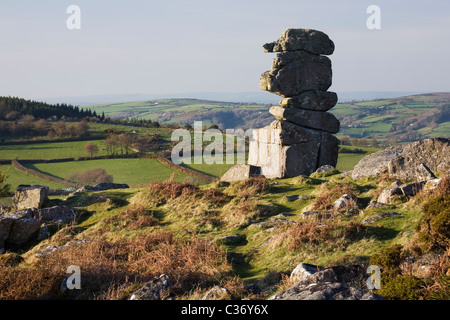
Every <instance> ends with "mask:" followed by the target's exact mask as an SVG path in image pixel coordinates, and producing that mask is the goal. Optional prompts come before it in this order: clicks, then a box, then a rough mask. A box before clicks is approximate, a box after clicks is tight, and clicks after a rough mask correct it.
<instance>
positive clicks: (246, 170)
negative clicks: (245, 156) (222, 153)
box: [220, 164, 261, 181]
mask: <svg viewBox="0 0 450 320" xmlns="http://www.w3.org/2000/svg"><path fill="white" fill-rule="evenodd" d="M260 173H261V168H259V167H257V166H252V165H248V164H237V165H235V166H233V167H231V168H230V169H229V170H228V171H227V172H226V173H225V174H224V175H223V176H222V177H221V178H220V181H240V180H245V179H248V178H251V177H256V176H258V175H260Z"/></svg>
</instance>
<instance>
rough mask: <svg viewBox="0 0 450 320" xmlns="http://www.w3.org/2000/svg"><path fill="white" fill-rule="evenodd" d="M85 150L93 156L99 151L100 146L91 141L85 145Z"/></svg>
mask: <svg viewBox="0 0 450 320" xmlns="http://www.w3.org/2000/svg"><path fill="white" fill-rule="evenodd" d="M84 152H86V153H87V154H89V155H90V156H91V158H92V157H93V156H94V154H97V153H98V146H97V145H96V144H95V143H93V142H89V143H87V144H86V145H85V146H84Z"/></svg>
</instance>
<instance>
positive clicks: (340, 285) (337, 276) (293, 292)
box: [269, 265, 383, 300]
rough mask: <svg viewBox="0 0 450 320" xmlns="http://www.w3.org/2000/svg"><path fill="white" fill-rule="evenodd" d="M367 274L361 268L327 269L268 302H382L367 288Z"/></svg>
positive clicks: (306, 278)
mask: <svg viewBox="0 0 450 320" xmlns="http://www.w3.org/2000/svg"><path fill="white" fill-rule="evenodd" d="M367 278H368V274H367V273H366V270H364V268H363V267H362V266H358V265H350V266H337V267H331V268H327V269H324V270H321V271H318V272H315V273H312V274H310V275H307V276H306V277H304V278H303V279H302V280H300V281H298V282H297V283H295V284H294V285H293V286H291V287H290V288H288V289H286V290H284V291H281V292H278V293H277V294H275V295H274V296H272V297H270V298H269V299H270V300H382V299H383V298H382V297H380V296H378V295H376V294H373V293H371V292H370V291H369V289H368V288H367V284H366V281H367Z"/></svg>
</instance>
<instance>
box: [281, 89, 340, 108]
mask: <svg viewBox="0 0 450 320" xmlns="http://www.w3.org/2000/svg"><path fill="white" fill-rule="evenodd" d="M337 102H338V97H337V94H336V93H335V92H329V91H318V90H314V91H306V92H303V93H301V94H299V95H297V96H294V97H289V98H285V99H283V100H281V101H280V105H281V106H283V107H293V108H300V109H306V110H314V111H328V110H330V109H331V108H333V107H334V106H335V105H336V103H337Z"/></svg>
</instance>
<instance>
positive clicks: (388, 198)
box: [377, 181, 402, 204]
mask: <svg viewBox="0 0 450 320" xmlns="http://www.w3.org/2000/svg"><path fill="white" fill-rule="evenodd" d="M400 186H401V182H400V181H396V182H394V183H393V184H391V186H390V187H389V188H386V189H384V190H383V191H382V192H381V193H380V195H379V196H378V199H377V202H378V203H382V204H390V203H392V201H393V200H394V197H395V196H399V195H402V192H401V190H400V188H399V187H400Z"/></svg>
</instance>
